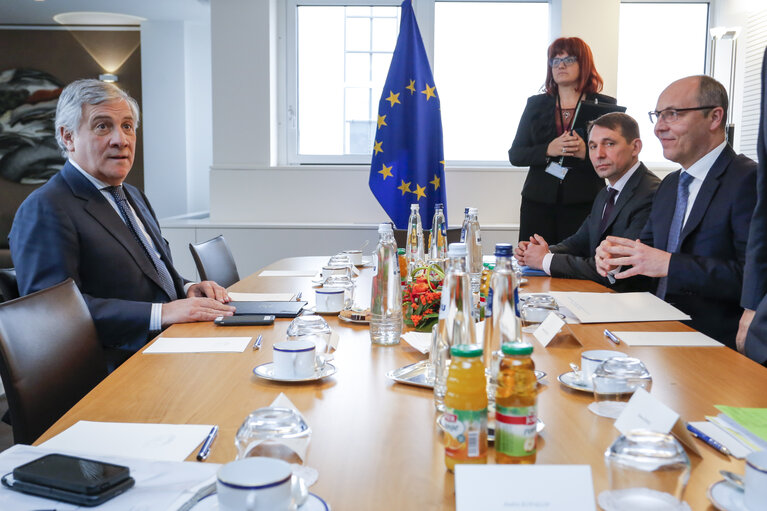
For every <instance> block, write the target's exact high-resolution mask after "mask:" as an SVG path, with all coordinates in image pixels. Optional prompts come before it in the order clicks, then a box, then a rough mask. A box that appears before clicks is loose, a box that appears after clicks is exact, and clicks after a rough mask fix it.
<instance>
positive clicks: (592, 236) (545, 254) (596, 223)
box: [515, 112, 660, 291]
mask: <svg viewBox="0 0 767 511" xmlns="http://www.w3.org/2000/svg"><path fill="white" fill-rule="evenodd" d="M588 135H589V142H588V150H589V158H590V159H591V163H592V164H593V165H594V170H595V171H596V173H597V175H598V176H599V177H601V178H602V179H607V181H608V183H609V185H608V186H606V187H605V188H603V189H602V190H601V191H600V192H599V194H598V195H597V197H596V199H594V204H593V205H592V207H591V213H590V214H589V216H588V217H587V218H586V220H585V221H584V222H583V224H581V226H580V228H579V229H578V231H577V232H576V233H575V234H573V235H572V236H570V237H569V238H567V239H565V240H564V241H562V242H561V243H558V244H556V245H551V246H549V245H548V243H547V242H546V240H545V239H544V238H543V237H542V236H539V235H537V234H536V235H534V236H532V237H530V241H520V243H519V245H518V246H517V248H516V250H515V256H516V258H517V260H518V261H519V262H520V263H522V264H524V265H527V266H529V267H531V268H535V269H542V270H544V271H545V272H546V273H548V274H549V275H551V276H552V277H561V278H570V279H587V280H593V281H595V282H599V283H600V284H603V285H605V286H610V285H612V284H616V286H615V288H616V289H617V290H619V291H628V290H631V291H636V290H642V289H647V288H649V285H650V281H649V279H647V278H644V277H636V278H633V279H628V280H624V281H620V282H616V281H615V280H614V279H612V281H610V279H608V278H606V277H603V276H601V275H599V273H598V272H597V270H596V265H595V263H594V251H595V250H596V248H597V246H598V245H599V243H600V242H601V241H602V240H603V239H605V237H607V236H608V235H613V236H622V237H626V238H635V237H637V236H639V233H640V232H641V231H642V228H643V227H644V224H645V222H646V221H647V217H648V216H649V214H650V206H651V205H652V199H653V196H654V195H655V190H656V189H657V188H658V184H659V183H660V179H658V177H657V176H656V175H655V174H653V173H652V172H650V171H649V170H647V167H645V166H644V164H643V163H642V162H640V161H639V152H640V151H641V150H642V140H641V139H640V138H639V126H638V125H637V122H636V121H635V120H634V119H633V118H632V117H631V116H629V115H626V114H624V113H617V112H616V113H610V114H605V115H603V116H601V117H600V118H598V119H596V120H595V121H594V122H592V123H591V124H590V125H589V131H588Z"/></svg>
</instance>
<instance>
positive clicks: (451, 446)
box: [443, 344, 487, 472]
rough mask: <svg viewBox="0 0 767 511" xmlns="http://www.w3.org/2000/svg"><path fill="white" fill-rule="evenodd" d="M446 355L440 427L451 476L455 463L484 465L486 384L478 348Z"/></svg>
mask: <svg viewBox="0 0 767 511" xmlns="http://www.w3.org/2000/svg"><path fill="white" fill-rule="evenodd" d="M450 354H451V355H452V358H453V360H452V363H451V364H450V371H449V372H448V376H447V392H446V393H445V408H446V410H445V414H444V417H443V426H444V428H445V465H447V469H448V470H450V471H451V472H452V471H453V469H454V467H455V465H456V464H457V463H487V380H486V379H485V366H484V365H483V364H482V348H481V347H480V346H478V345H476V344H458V345H455V346H453V347H452V348H450Z"/></svg>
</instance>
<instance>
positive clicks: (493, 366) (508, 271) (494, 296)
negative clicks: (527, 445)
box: [482, 243, 522, 411]
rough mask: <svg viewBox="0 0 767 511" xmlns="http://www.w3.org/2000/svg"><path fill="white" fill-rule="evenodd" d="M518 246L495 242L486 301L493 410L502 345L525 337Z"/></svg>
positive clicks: (486, 345)
mask: <svg viewBox="0 0 767 511" xmlns="http://www.w3.org/2000/svg"><path fill="white" fill-rule="evenodd" d="M513 255H514V246H513V245H512V244H510V243H498V244H496V245H495V269H494V270H493V273H492V275H491V276H490V287H489V289H488V293H487V302H486V304H485V336H484V339H483V343H482V345H483V346H482V349H483V356H484V364H485V367H486V368H487V372H488V377H489V380H488V381H489V383H488V389H487V391H488V394H487V395H488V398H489V399H490V410H491V411H492V410H493V409H494V397H495V389H496V384H497V376H498V363H499V362H500V358H501V356H502V355H501V353H500V350H501V346H502V345H503V344H505V343H518V342H521V341H522V321H521V318H520V315H519V284H518V283H517V278H516V276H515V274H514V269H513V267H512V262H511V261H512V259H513Z"/></svg>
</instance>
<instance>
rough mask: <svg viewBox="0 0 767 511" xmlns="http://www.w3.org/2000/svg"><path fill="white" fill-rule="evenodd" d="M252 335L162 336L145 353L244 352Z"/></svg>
mask: <svg viewBox="0 0 767 511" xmlns="http://www.w3.org/2000/svg"><path fill="white" fill-rule="evenodd" d="M252 340H253V338H252V337H160V338H159V339H157V340H156V341H155V342H154V343H153V344H152V345H151V346H149V347H148V348H147V349H145V350H144V351H143V353H150V354H151V353H242V352H243V351H245V348H246V347H247V346H248V344H250V341H252Z"/></svg>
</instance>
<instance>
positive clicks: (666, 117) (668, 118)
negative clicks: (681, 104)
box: [647, 105, 717, 124]
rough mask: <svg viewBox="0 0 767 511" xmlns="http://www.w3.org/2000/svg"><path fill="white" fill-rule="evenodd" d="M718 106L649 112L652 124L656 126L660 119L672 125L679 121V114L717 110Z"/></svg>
mask: <svg viewBox="0 0 767 511" xmlns="http://www.w3.org/2000/svg"><path fill="white" fill-rule="evenodd" d="M716 107H717V105H710V106H694V107H690V108H667V109H665V110H661V111H657V110H654V111H652V112H647V115H649V116H650V122H651V123H653V124H655V123H656V122H658V120H659V119H660V120H661V121H663V122H667V123H672V122H676V121H678V120H679V112H692V111H695V110H710V109H712V108H716Z"/></svg>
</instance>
